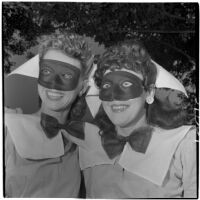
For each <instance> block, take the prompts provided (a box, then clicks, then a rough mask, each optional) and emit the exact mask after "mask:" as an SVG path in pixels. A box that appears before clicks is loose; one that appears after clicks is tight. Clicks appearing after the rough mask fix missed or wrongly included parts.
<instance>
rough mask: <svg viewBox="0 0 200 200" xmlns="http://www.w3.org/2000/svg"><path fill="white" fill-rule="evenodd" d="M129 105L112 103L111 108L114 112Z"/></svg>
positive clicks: (121, 110) (123, 109)
mask: <svg viewBox="0 0 200 200" xmlns="http://www.w3.org/2000/svg"><path fill="white" fill-rule="evenodd" d="M128 107H129V106H128V105H112V106H111V109H112V111H113V112H123V111H125V110H126V109H127V108H128Z"/></svg>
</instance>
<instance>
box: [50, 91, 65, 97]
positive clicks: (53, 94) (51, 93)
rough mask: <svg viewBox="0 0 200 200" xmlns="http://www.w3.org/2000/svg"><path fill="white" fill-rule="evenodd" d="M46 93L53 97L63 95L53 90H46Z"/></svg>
mask: <svg viewBox="0 0 200 200" xmlns="http://www.w3.org/2000/svg"><path fill="white" fill-rule="evenodd" d="M47 94H48V95H49V96H53V97H60V96H63V95H62V94H60V93H55V92H47Z"/></svg>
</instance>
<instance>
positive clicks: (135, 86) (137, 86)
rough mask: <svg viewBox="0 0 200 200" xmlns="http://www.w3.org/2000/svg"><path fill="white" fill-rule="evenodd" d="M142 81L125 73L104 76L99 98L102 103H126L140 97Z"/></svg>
mask: <svg viewBox="0 0 200 200" xmlns="http://www.w3.org/2000/svg"><path fill="white" fill-rule="evenodd" d="M142 92H143V85H142V80H141V79H140V78H138V77H137V76H135V75H134V74H131V73H129V72H126V71H114V72H109V73H108V74H106V75H105V76H104V78H103V80H102V84H101V87H100V94H99V98H100V99H101V100H102V101H114V100H117V101H127V100H129V99H134V98H137V97H139V96H141V94H142Z"/></svg>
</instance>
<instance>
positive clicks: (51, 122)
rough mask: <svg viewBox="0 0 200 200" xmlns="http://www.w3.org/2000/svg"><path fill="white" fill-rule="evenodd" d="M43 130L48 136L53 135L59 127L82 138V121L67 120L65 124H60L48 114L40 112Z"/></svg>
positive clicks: (51, 136)
mask: <svg viewBox="0 0 200 200" xmlns="http://www.w3.org/2000/svg"><path fill="white" fill-rule="evenodd" d="M40 124H41V126H42V129H43V131H44V132H45V134H46V136H47V137H48V138H53V137H55V136H56V135H57V134H58V132H59V130H60V129H64V130H66V131H67V132H68V133H69V134H70V135H72V136H74V137H76V138H80V139H84V123H83V122H78V121H67V122H66V123H65V124H60V123H59V122H58V120H57V119H56V118H54V117H52V116H50V115H47V114H45V113H41V121H40Z"/></svg>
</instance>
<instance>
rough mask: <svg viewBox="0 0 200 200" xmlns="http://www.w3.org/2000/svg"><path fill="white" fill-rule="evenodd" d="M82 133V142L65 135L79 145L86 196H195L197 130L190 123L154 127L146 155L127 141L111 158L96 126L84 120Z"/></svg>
mask: <svg viewBox="0 0 200 200" xmlns="http://www.w3.org/2000/svg"><path fill="white" fill-rule="evenodd" d="M63 132H64V131H63ZM84 132H85V140H84V141H83V140H79V139H77V138H74V137H72V136H70V135H68V136H67V137H69V138H70V139H71V140H73V141H74V142H75V143H77V144H78V145H79V156H80V167H81V169H82V170H83V173H84V178H85V185H86V193H87V194H86V195H87V197H88V198H181V197H185V198H194V197H196V194H197V191H196V176H197V175H196V140H195V139H196V132H195V129H191V126H181V127H179V128H176V129H172V130H164V129H161V128H154V131H153V135H152V138H151V141H150V143H149V145H148V148H147V151H146V153H145V154H143V153H138V152H136V151H134V150H132V148H131V147H130V145H129V144H128V143H126V145H125V147H124V150H123V152H122V153H121V155H120V156H118V157H117V158H114V159H112V160H111V159H109V157H108V156H107V154H106V152H105V151H104V149H103V147H102V145H101V137H100V135H99V133H98V132H99V129H98V128H97V127H96V126H94V125H91V124H88V123H86V124H85V130H84ZM65 133H66V132H65ZM66 134H67V133H66Z"/></svg>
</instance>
